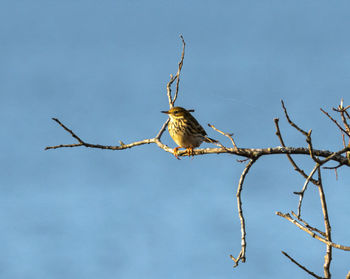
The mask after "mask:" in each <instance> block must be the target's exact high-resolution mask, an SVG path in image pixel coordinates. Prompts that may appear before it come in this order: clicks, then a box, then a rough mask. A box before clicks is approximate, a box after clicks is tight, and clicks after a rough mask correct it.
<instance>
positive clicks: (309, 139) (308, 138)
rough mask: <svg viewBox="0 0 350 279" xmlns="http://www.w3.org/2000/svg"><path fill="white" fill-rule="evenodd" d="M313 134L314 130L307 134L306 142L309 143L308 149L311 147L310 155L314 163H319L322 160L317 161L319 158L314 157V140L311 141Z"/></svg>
mask: <svg viewBox="0 0 350 279" xmlns="http://www.w3.org/2000/svg"><path fill="white" fill-rule="evenodd" d="M311 133H312V130H310V131H309V132H308V133H307V136H306V142H307V144H308V147H309V153H310V156H311V159H312V160H314V162H316V163H319V162H320V160H319V159H317V158H316V157H315V155H314V151H313V147H312V140H311Z"/></svg>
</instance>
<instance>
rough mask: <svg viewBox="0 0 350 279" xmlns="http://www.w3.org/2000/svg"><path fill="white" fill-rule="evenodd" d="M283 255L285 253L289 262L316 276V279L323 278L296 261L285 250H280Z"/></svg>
mask: <svg viewBox="0 0 350 279" xmlns="http://www.w3.org/2000/svg"><path fill="white" fill-rule="evenodd" d="M281 252H282V254H283V255H285V256H286V257H287V258H288V259H290V260H291V262H293V263H295V264H296V265H297V266H299V267H300V268H301V269H303V270H304V271H306V272H307V273H309V274H310V275H311V276H313V277H315V278H317V279H323V278H322V277H320V276H318V275H317V274H315V273H313V272H312V271H310V270H308V269H307V268H306V267H305V266H303V265H301V264H300V263H298V262H297V261H296V260H294V259H293V258H292V257H291V256H289V255H288V254H287V253H286V252H284V251H281Z"/></svg>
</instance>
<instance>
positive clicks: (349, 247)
mask: <svg viewBox="0 0 350 279" xmlns="http://www.w3.org/2000/svg"><path fill="white" fill-rule="evenodd" d="M276 215H278V216H281V217H283V218H285V219H287V220H288V221H289V222H291V223H293V224H294V225H296V226H297V227H298V228H299V229H301V230H303V231H304V232H306V233H308V234H309V235H311V236H312V237H313V238H315V239H317V240H319V241H321V242H323V243H325V244H327V245H330V246H332V247H333V248H336V249H339V250H344V251H350V246H345V245H340V244H336V243H333V242H331V241H329V240H327V239H325V238H323V237H321V236H319V235H318V234H316V233H314V232H313V231H312V230H310V229H308V228H306V227H304V226H303V225H302V224H300V223H299V222H298V221H297V220H295V219H293V218H292V217H291V216H290V215H289V214H288V213H287V214H283V213H281V212H276Z"/></svg>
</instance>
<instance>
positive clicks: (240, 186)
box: [230, 157, 259, 267]
mask: <svg viewBox="0 0 350 279" xmlns="http://www.w3.org/2000/svg"><path fill="white" fill-rule="evenodd" d="M258 158H259V157H256V158H254V159H251V160H250V161H249V162H248V164H247V165H246V167H245V168H244V170H243V172H242V174H241V177H240V179H239V182H238V188H237V193H236V198H237V207H238V215H239V220H240V221H241V251H240V252H239V254H238V256H237V258H235V257H233V256H232V255H230V257H231V259H232V260H233V261H234V262H235V264H234V266H233V267H236V266H238V263H239V261H241V262H242V263H244V262H245V260H246V258H245V252H246V246H247V243H246V239H245V237H246V231H245V220H244V216H243V209H242V200H241V192H242V190H243V183H244V179H245V177H246V175H247V173H248V172H249V169H250V168H251V166H252V165H253V164H254V163H255V162H256V160H257V159H258Z"/></svg>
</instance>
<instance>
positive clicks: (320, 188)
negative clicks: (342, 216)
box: [317, 168, 332, 278]
mask: <svg viewBox="0 0 350 279" xmlns="http://www.w3.org/2000/svg"><path fill="white" fill-rule="evenodd" d="M317 171H318V181H319V184H318V191H319V194H320V200H321V206H322V213H323V219H324V226H325V232H326V237H325V238H326V240H328V241H330V242H331V241H332V237H331V225H330V222H329V217H328V210H327V203H326V196H325V194H324V191H323V185H322V179H321V170H320V168H318V169H317ZM331 261H332V246H331V245H327V252H326V255H325V256H324V265H323V269H324V276H325V278H331V273H330V271H329V268H330V265H331Z"/></svg>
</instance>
